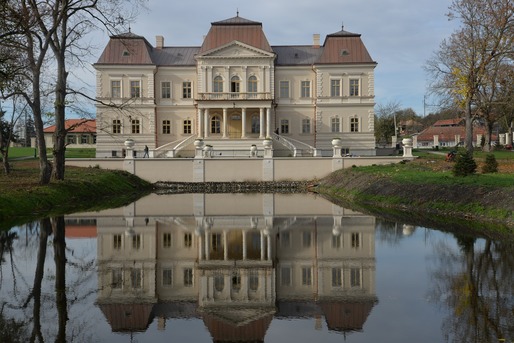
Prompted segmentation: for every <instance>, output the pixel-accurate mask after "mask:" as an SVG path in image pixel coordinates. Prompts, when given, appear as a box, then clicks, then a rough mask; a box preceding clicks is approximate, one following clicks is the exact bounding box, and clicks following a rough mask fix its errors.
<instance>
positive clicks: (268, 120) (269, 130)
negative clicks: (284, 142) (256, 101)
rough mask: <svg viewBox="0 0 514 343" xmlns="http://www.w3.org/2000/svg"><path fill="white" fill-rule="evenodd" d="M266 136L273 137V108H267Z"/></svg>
mask: <svg viewBox="0 0 514 343" xmlns="http://www.w3.org/2000/svg"><path fill="white" fill-rule="evenodd" d="M266 137H271V109H270V108H267V109H266Z"/></svg>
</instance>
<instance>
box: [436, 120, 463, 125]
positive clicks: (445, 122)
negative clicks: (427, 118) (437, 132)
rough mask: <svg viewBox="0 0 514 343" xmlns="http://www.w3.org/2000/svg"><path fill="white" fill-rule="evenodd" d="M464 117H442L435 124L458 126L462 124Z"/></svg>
mask: <svg viewBox="0 0 514 343" xmlns="http://www.w3.org/2000/svg"><path fill="white" fill-rule="evenodd" d="M463 122H464V119H462V118H454V119H441V120H438V121H436V122H435V123H434V125H433V126H458V125H462V124H463Z"/></svg>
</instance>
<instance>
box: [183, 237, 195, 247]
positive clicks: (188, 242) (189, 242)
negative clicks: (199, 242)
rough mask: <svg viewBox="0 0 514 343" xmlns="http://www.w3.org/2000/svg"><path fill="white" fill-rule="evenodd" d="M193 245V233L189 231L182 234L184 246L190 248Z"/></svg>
mask: <svg viewBox="0 0 514 343" xmlns="http://www.w3.org/2000/svg"><path fill="white" fill-rule="evenodd" d="M192 246H193V235H191V234H190V233H185V234H184V247H186V248H191V247H192Z"/></svg>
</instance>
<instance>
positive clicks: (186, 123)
mask: <svg viewBox="0 0 514 343" xmlns="http://www.w3.org/2000/svg"><path fill="white" fill-rule="evenodd" d="M184 134H186V135H187V134H191V120H189V119H186V120H184Z"/></svg>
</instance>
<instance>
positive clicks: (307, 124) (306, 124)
mask: <svg viewBox="0 0 514 343" xmlns="http://www.w3.org/2000/svg"><path fill="white" fill-rule="evenodd" d="M302 133H303V134H310V133H311V119H310V118H303V119H302Z"/></svg>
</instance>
